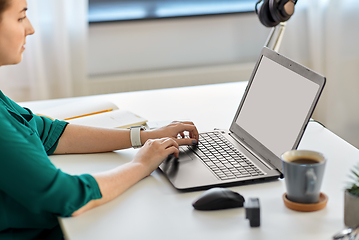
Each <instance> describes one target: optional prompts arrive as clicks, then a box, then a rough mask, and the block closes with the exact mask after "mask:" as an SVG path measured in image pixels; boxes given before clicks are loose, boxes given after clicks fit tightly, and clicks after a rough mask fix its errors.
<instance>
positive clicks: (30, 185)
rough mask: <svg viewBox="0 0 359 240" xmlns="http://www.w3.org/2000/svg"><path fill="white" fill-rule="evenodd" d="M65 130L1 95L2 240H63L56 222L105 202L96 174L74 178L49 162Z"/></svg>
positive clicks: (0, 217) (0, 230) (0, 188)
mask: <svg viewBox="0 0 359 240" xmlns="http://www.w3.org/2000/svg"><path fill="white" fill-rule="evenodd" d="M66 125H67V123H66V122H62V121H58V120H55V121H52V120H50V119H48V118H46V117H39V116H36V115H35V114H33V113H32V112H31V111H30V110H29V109H27V108H22V107H20V106H19V105H17V104H16V103H15V102H13V101H12V100H10V99H9V98H7V97H6V96H5V95H4V94H3V93H2V92H1V91H0V239H62V232H61V229H60V227H59V222H58V220H57V217H69V216H71V214H72V213H73V212H74V211H76V210H77V209H79V208H81V207H82V206H84V205H85V204H86V203H88V202H89V201H91V200H92V199H99V198H101V197H102V196H101V192H100V190H99V187H98V185H97V182H96V180H95V179H94V178H93V177H92V176H91V175H88V174H85V175H80V176H72V175H69V174H66V173H64V172H62V171H61V170H59V169H57V168H56V167H55V166H54V165H53V164H52V163H51V162H50V160H49V158H48V155H50V154H52V153H53V152H54V151H55V149H56V147H57V144H58V140H59V138H60V136H61V134H62V132H63V131H64V129H65V127H66Z"/></svg>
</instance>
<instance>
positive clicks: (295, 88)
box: [236, 56, 319, 157]
mask: <svg viewBox="0 0 359 240" xmlns="http://www.w3.org/2000/svg"><path fill="white" fill-rule="evenodd" d="M318 89H319V85H318V84H316V83H314V82H312V81H310V80H308V79H306V78H305V77H303V76H301V75H299V74H297V73H296V72H293V71H291V70H290V69H288V68H285V67H283V66H282V65H280V64H278V63H276V62H274V61H272V60H270V59H269V58H267V57H265V56H263V57H262V60H261V62H260V64H259V66H258V69H257V72H256V74H255V76H254V79H253V82H252V85H251V86H250V89H249V92H248V94H247V97H246V99H245V101H244V104H243V105H242V108H241V110H240V112H239V115H238V117H237V119H236V123H237V124H238V125H239V126H240V127H241V128H243V129H244V130H245V131H246V132H247V133H249V134H250V135H251V136H252V137H254V138H255V139H257V141H259V142H260V143H261V144H263V145H264V146H265V147H266V148H268V149H269V150H270V151H271V152H273V153H274V154H275V155H276V156H278V157H280V156H281V155H282V154H283V153H284V152H285V151H288V150H290V149H292V147H293V145H294V143H295V141H296V139H297V137H298V134H299V132H300V130H301V128H302V125H303V122H304V121H305V118H306V117H307V115H308V112H309V110H310V107H311V106H312V104H313V101H314V99H315V96H316V94H317V92H318Z"/></svg>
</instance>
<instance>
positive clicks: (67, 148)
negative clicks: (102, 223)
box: [0, 0, 198, 239]
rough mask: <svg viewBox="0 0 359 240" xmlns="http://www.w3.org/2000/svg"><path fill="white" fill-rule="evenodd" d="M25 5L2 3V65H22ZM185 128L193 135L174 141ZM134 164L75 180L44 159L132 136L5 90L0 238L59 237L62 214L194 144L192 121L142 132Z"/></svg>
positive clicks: (20, 0)
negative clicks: (44, 112) (42, 109)
mask: <svg viewBox="0 0 359 240" xmlns="http://www.w3.org/2000/svg"><path fill="white" fill-rule="evenodd" d="M26 10H27V2H26V0H0V66H3V65H10V64H17V63H19V62H20V61H21V59H22V53H23V51H24V50H25V42H26V36H28V35H32V34H34V32H35V31H34V29H33V27H32V26H31V23H30V22H29V20H28V19H27V18H26ZM184 131H188V132H189V136H190V138H181V139H177V135H178V134H180V135H181V136H182V137H184V134H183V132H184ZM138 140H139V141H140V142H141V144H143V147H142V148H141V149H140V150H139V151H138V153H137V154H136V156H135V157H134V159H133V160H132V161H131V162H129V163H127V164H125V165H122V166H120V167H117V168H115V169H113V170H111V171H108V172H103V173H97V174H93V175H89V174H84V175H81V176H71V175H69V174H66V173H63V172H62V171H61V170H59V169H56V168H55V167H54V166H53V165H52V164H51V162H50V161H49V158H48V156H47V155H50V154H65V153H90V152H107V151H114V150H117V149H124V148H129V147H131V140H130V131H129V130H115V129H99V128H90V127H84V126H78V125H72V124H71V125H69V124H68V123H66V122H63V121H58V120H55V121H52V120H50V119H48V118H45V117H39V116H36V115H34V114H33V113H32V112H31V111H30V110H29V109H26V108H22V107H20V106H19V105H17V104H16V103H15V102H13V101H12V100H10V99H9V98H7V97H6V96H5V95H4V94H3V93H2V92H1V91H0V239H61V238H62V232H61V229H60V227H59V223H58V221H57V217H58V216H61V217H69V216H77V215H79V214H81V213H83V212H85V211H87V210H89V209H92V208H94V207H96V206H100V205H102V204H104V203H106V202H108V201H111V200H112V199H114V198H116V197H117V196H119V195H120V194H121V193H123V192H124V191H126V189H128V188H129V187H131V186H132V185H134V184H135V183H137V182H138V181H140V180H141V179H142V178H144V177H146V176H148V175H150V174H151V172H152V171H154V170H155V169H156V168H157V167H158V166H159V164H160V163H161V162H162V161H163V160H164V159H165V158H166V157H167V156H168V155H170V154H174V155H175V156H178V153H179V150H178V146H179V145H182V144H187V145H193V144H196V143H197V141H198V132H197V129H196V127H195V126H194V125H193V123H192V122H174V123H172V124H170V125H168V126H166V127H163V128H160V129H157V130H153V131H141V132H140V139H138Z"/></svg>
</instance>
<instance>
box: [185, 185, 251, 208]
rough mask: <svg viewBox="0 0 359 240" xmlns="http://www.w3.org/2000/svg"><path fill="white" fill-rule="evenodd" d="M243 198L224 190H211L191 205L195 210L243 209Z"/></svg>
mask: <svg viewBox="0 0 359 240" xmlns="http://www.w3.org/2000/svg"><path fill="white" fill-rule="evenodd" d="M244 202H245V200H244V197H243V196H242V195H240V194H239V193H236V192H233V191H231V190H229V189H226V188H211V189H209V190H207V191H205V192H204V193H203V194H202V195H201V196H199V198H198V199H197V200H196V201H194V202H193V203H192V206H193V207H194V208H195V209H197V210H219V209H227V208H237V207H243V203H244Z"/></svg>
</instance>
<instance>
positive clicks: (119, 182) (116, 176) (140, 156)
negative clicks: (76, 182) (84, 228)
mask: <svg viewBox="0 0 359 240" xmlns="http://www.w3.org/2000/svg"><path fill="white" fill-rule="evenodd" d="M170 154H174V155H175V156H176V157H178V154H179V150H178V144H177V143H176V141H174V140H173V139H172V138H162V139H156V140H148V141H146V143H145V145H144V146H143V147H142V148H141V149H140V151H139V152H138V153H137V154H136V156H135V158H134V159H133V160H132V161H131V162H130V163H127V164H125V165H122V166H119V167H117V168H115V169H113V170H110V171H107V172H103V173H98V174H93V177H94V178H95V179H96V181H97V183H98V185H99V188H100V191H101V194H102V198H101V199H97V200H92V201H90V202H89V203H87V204H86V205H85V206H83V207H82V208H80V209H79V210H77V211H75V212H74V213H73V214H72V216H78V215H80V214H81V213H83V212H85V211H87V210H90V209H92V208H94V207H97V206H100V205H102V204H105V203H107V202H109V201H111V200H113V199H114V198H116V197H117V196H119V195H121V194H122V193H123V192H125V191H126V190H127V189H128V188H130V187H131V186H133V185H134V184H136V183H137V182H138V181H140V180H141V179H142V178H144V177H146V176H148V175H150V174H151V172H153V171H154V170H155V169H156V168H157V167H158V166H159V165H160V164H161V162H162V161H163V160H164V159H165V158H166V157H167V156H168V155H170Z"/></svg>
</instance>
